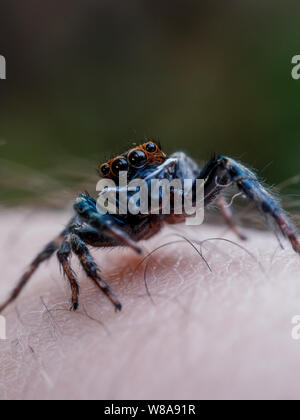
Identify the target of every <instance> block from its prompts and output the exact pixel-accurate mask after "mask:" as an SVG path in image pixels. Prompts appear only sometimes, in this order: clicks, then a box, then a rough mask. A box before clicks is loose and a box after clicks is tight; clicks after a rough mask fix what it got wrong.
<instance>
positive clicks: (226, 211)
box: [216, 194, 247, 241]
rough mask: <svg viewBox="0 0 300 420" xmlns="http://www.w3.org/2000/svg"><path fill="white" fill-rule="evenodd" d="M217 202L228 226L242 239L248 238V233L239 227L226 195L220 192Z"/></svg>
mask: <svg viewBox="0 0 300 420" xmlns="http://www.w3.org/2000/svg"><path fill="white" fill-rule="evenodd" d="M216 204H217V206H218V208H219V210H220V213H221V214H222V216H223V218H224V220H225V222H226V223H227V226H228V227H229V228H230V229H231V230H232V231H233V232H234V233H235V234H236V236H237V237H238V238H239V239H241V240H242V241H245V240H247V237H246V235H244V234H243V233H242V232H241V231H240V229H239V227H238V226H237V225H236V223H235V221H234V218H233V214H232V211H231V209H230V207H229V206H228V204H227V201H226V198H225V197H224V195H222V194H220V195H219V196H218V197H217V198H216Z"/></svg>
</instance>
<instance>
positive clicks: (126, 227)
mask: <svg viewBox="0 0 300 420" xmlns="http://www.w3.org/2000/svg"><path fill="white" fill-rule="evenodd" d="M122 171H127V172H128V180H129V181H131V180H134V179H138V178H141V179H143V180H145V181H146V183H147V184H150V183H151V181H152V180H155V179H160V180H161V179H167V180H169V181H172V180H174V179H179V180H181V181H182V182H183V181H184V180H185V179H190V180H192V184H193V186H194V185H195V184H196V182H197V180H198V179H203V180H204V205H205V207H208V206H209V205H211V204H212V203H214V202H216V203H217V205H218V207H219V209H220V211H221V213H222V214H223V216H224V218H225V220H226V222H227V224H228V225H229V226H230V227H231V228H232V229H233V230H234V231H235V232H236V234H237V235H238V236H239V237H240V239H245V238H244V236H243V235H242V234H241V233H240V231H239V230H238V228H237V227H236V225H235V224H234V223H233V220H232V217H231V212H230V210H229V208H228V206H227V205H226V201H225V199H224V195H223V192H224V189H225V188H227V187H228V186H229V185H232V184H234V185H236V186H237V188H238V189H239V190H240V191H241V192H242V193H243V194H244V195H245V196H246V197H247V198H248V199H249V200H251V201H252V202H253V203H254V204H255V205H256V207H257V208H258V210H259V211H260V212H261V213H262V214H263V215H265V216H266V217H267V218H269V220H270V221H272V222H273V224H274V225H275V226H276V227H277V228H279V229H280V231H281V233H282V234H283V236H285V237H286V238H287V239H288V240H289V241H290V243H291V244H292V246H293V248H294V250H295V251H296V252H297V253H300V243H299V241H298V239H297V232H296V230H295V228H294V226H293V224H292V222H291V221H290V220H289V218H288V216H287V215H286V214H285V212H284V210H283V209H282V208H281V205H280V203H279V201H278V200H277V199H276V198H275V197H274V196H273V195H272V194H271V193H270V192H269V191H268V190H267V189H266V188H265V187H264V186H263V185H262V184H261V183H260V182H259V180H258V179H257V177H256V175H255V174H254V173H253V172H252V171H251V170H249V169H248V168H247V167H245V166H244V165H243V164H241V163H240V162H237V161H235V160H233V159H231V158H228V157H225V156H218V157H213V158H212V159H211V160H210V161H209V162H208V163H207V165H206V166H205V167H204V168H200V167H199V166H198V165H197V164H196V162H195V161H194V160H193V159H191V158H190V157H188V156H187V155H186V154H185V153H183V152H177V153H174V154H172V155H170V156H167V155H166V154H165V153H164V152H162V151H161V149H160V147H159V146H158V145H157V144H156V143H154V142H153V141H148V142H147V143H144V144H142V145H140V146H137V147H134V148H132V149H130V150H129V151H127V152H125V153H123V154H121V155H119V156H117V157H116V158H114V159H112V160H110V161H109V162H106V163H104V164H102V165H101V166H100V167H99V169H98V172H99V174H100V176H101V177H102V178H107V179H110V180H113V181H115V183H116V185H117V187H116V188H117V189H118V185H119V180H120V179H119V173H120V172H122ZM149 191H151V189H150V190H149ZM192 191H193V194H194V189H193V190H192ZM170 197H171V206H170V209H171V212H170V214H152V213H151V212H150V211H149V213H147V214H135V215H134V214H130V213H127V214H103V213H101V212H99V210H98V207H97V202H96V200H95V199H94V198H92V197H90V196H89V195H88V194H80V195H79V196H78V197H77V199H76V200H75V203H74V211H75V215H74V217H73V218H72V219H71V221H70V222H69V223H68V225H67V226H66V228H65V229H64V230H63V231H62V232H61V233H60V234H59V235H58V236H57V237H56V238H55V239H54V240H53V241H52V242H50V243H49V244H48V245H47V246H46V247H45V248H44V250H42V252H40V254H38V256H37V257H36V258H35V259H34V260H33V261H32V263H31V265H30V266H29V268H28V270H27V271H26V272H25V273H24V275H23V276H22V277H21V279H20V281H19V283H18V285H17V287H16V288H15V289H14V291H13V292H12V294H11V296H10V297H9V298H8V299H7V301H6V302H4V303H3V305H1V306H0V312H2V311H3V310H4V309H5V308H6V307H7V306H8V305H9V304H10V303H11V302H13V301H14V300H15V299H16V298H17V297H18V295H19V294H20V292H21V291H22V289H23V288H24V286H25V285H26V284H27V282H28V281H29V279H30V278H31V276H32V274H33V273H34V272H35V271H36V269H37V268H38V266H39V265H40V264H41V263H42V262H43V261H45V260H47V259H49V258H50V257H51V256H52V255H53V254H54V253H55V252H57V257H58V261H59V263H60V265H61V267H62V269H63V272H64V274H65V275H66V277H67V279H68V280H69V283H70V286H71V291H72V306H71V309H73V310H76V309H77V308H78V296H79V285H78V282H77V278H76V275H75V273H74V272H73V270H72V268H71V265H70V257H71V254H72V253H74V254H75V255H76V256H77V257H78V259H79V261H80V263H81V265H82V267H83V269H84V271H85V272H86V274H87V276H88V277H89V278H90V279H91V280H92V281H93V282H94V283H95V284H96V285H97V286H98V287H99V288H100V289H101V290H102V292H103V293H105V294H106V296H107V297H108V298H109V300H110V301H111V302H112V303H113V305H114V306H115V308H116V309H117V310H120V309H121V303H120V302H119V301H118V299H117V297H116V296H115V295H114V293H113V292H112V290H111V288H110V287H109V285H108V284H107V283H106V282H105V280H104V279H103V278H102V277H101V275H100V271H99V269H98V267H97V264H96V262H95V261H94V259H93V257H92V256H91V254H90V252H89V249H88V246H92V247H97V248H101V247H117V246H128V247H130V248H132V249H133V250H134V251H135V252H137V253H141V252H142V251H141V248H140V247H139V245H138V242H139V241H140V240H145V239H149V238H150V237H152V236H153V235H155V234H157V233H158V232H159V231H160V230H161V228H162V227H163V226H164V225H165V224H173V223H182V222H183V221H184V220H185V218H186V217H187V215H186V214H185V213H184V212H183V213H182V214H181V215H178V214H175V213H174V212H173V211H172V210H173V202H172V200H173V198H172V197H173V196H172V195H171V196H170ZM150 198H151V197H150ZM193 202H195V203H196V197H194V196H193Z"/></svg>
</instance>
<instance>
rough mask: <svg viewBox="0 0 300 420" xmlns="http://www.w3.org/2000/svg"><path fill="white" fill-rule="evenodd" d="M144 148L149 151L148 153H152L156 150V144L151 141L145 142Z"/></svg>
mask: <svg viewBox="0 0 300 420" xmlns="http://www.w3.org/2000/svg"><path fill="white" fill-rule="evenodd" d="M146 150H147V152H149V153H154V152H156V151H157V146H156V144H155V143H152V142H150V143H147V144H146Z"/></svg>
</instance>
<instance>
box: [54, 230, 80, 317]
mask: <svg viewBox="0 0 300 420" xmlns="http://www.w3.org/2000/svg"><path fill="white" fill-rule="evenodd" d="M71 253H72V249H71V243H70V237H69V236H66V237H65V239H64V241H63V243H62V244H61V246H60V248H59V250H58V251H57V258H58V261H59V263H60V264H61V266H62V269H63V272H64V274H65V275H66V276H67V278H68V280H69V283H70V286H71V290H72V306H71V310H73V311H76V309H77V308H78V296H79V285H78V283H77V280H76V277H75V274H74V272H73V270H72V267H71V265H70V262H69V260H70V256H71Z"/></svg>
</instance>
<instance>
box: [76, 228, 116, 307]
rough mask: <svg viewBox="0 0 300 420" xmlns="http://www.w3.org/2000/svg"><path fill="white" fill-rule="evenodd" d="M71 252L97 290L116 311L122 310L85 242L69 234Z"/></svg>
mask: <svg viewBox="0 0 300 420" xmlns="http://www.w3.org/2000/svg"><path fill="white" fill-rule="evenodd" d="M71 247H72V251H73V252H74V253H75V254H76V255H77V257H78V259H79V261H80V263H81V265H82V267H83V269H84V271H85V272H86V274H87V276H88V277H89V278H91V279H92V280H93V282H94V283H95V284H96V285H97V286H98V287H99V289H100V290H101V291H102V292H103V293H104V294H105V295H106V296H107V297H108V299H109V300H110V301H111V302H112V303H113V305H114V306H115V308H116V310H117V311H120V310H121V309H122V305H121V303H120V302H119V301H118V299H117V298H116V297H115V295H114V293H113V292H112V290H111V288H110V286H109V285H108V284H107V283H106V282H105V281H104V280H103V279H102V278H101V276H100V273H99V271H100V270H99V268H98V267H97V264H96V263H95V261H94V259H93V257H92V256H91V254H90V252H89V250H88V248H87V246H86V244H85V242H84V241H83V240H82V239H80V237H79V236H78V235H76V234H74V233H73V234H71Z"/></svg>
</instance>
